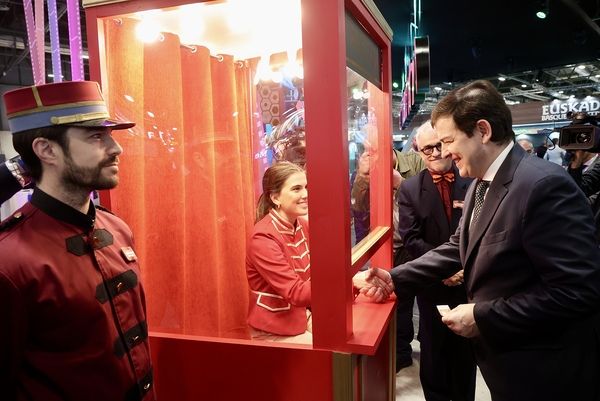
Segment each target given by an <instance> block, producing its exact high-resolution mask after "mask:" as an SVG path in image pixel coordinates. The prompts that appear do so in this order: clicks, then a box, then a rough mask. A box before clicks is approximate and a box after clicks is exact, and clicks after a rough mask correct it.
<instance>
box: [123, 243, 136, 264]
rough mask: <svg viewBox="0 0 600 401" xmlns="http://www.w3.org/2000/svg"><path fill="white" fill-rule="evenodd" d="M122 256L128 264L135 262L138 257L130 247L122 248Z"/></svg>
mask: <svg viewBox="0 0 600 401" xmlns="http://www.w3.org/2000/svg"><path fill="white" fill-rule="evenodd" d="M121 255H123V258H124V259H125V260H126V261H128V262H133V261H134V260H137V255H136V254H135V252H134V251H133V249H132V248H131V247H130V246H124V247H122V248H121Z"/></svg>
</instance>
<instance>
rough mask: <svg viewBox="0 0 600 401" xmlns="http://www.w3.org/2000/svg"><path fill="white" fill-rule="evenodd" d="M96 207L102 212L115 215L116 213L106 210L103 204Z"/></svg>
mask: <svg viewBox="0 0 600 401" xmlns="http://www.w3.org/2000/svg"><path fill="white" fill-rule="evenodd" d="M96 209H98V210H102V211H103V212H106V213H110V214H112V215H113V216H116V214H114V213H113V212H111V211H110V210H108V209H107V208H105V207H104V206H100V205H96Z"/></svg>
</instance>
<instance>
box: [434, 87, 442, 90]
mask: <svg viewBox="0 0 600 401" xmlns="http://www.w3.org/2000/svg"><path fill="white" fill-rule="evenodd" d="M433 89H435V90H436V91H441V90H442V88H440V87H439V86H436V87H435V88H433Z"/></svg>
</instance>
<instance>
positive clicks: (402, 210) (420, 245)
mask: <svg viewBox="0 0 600 401" xmlns="http://www.w3.org/2000/svg"><path fill="white" fill-rule="evenodd" d="M452 171H453V172H454V174H455V181H454V183H453V184H452V192H451V194H450V199H451V202H453V204H454V201H458V202H460V204H461V206H462V201H463V200H464V199H465V194H466V192H467V189H468V187H469V184H470V183H471V181H472V179H471V178H463V177H461V176H460V175H459V174H458V169H456V167H454V166H453V168H452ZM398 203H399V207H398V211H399V223H398V232H399V233H400V236H401V237H402V240H403V241H404V246H405V248H406V250H407V251H408V253H409V254H410V256H411V257H412V259H415V258H418V257H419V256H421V255H423V254H424V253H426V252H428V251H430V250H431V249H433V248H435V247H437V246H439V245H441V244H443V243H444V242H446V241H448V238H450V235H452V234H453V233H454V232H455V231H456V229H457V228H458V223H459V221H460V217H461V216H462V208H458V207H453V208H452V215H451V217H452V218H451V221H450V222H448V219H447V217H446V212H445V210H444V204H443V202H442V198H441V196H440V194H439V191H438V189H437V186H436V185H435V184H434V183H433V179H432V178H431V174H430V173H429V171H427V170H423V171H421V172H420V173H419V174H418V175H417V176H415V177H412V178H409V179H408V180H406V181H404V182H403V183H402V185H401V186H400V192H399V194H398ZM419 295H421V296H422V297H423V298H424V299H426V300H428V301H429V302H432V303H434V304H437V303H443V304H455V305H456V304H459V303H464V302H465V300H466V299H465V297H466V295H465V291H464V288H463V286H457V287H447V286H445V285H444V284H442V283H441V282H438V283H436V284H434V285H433V286H432V287H430V288H428V289H427V291H425V292H423V293H420V294H419Z"/></svg>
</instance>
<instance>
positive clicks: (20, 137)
mask: <svg viewBox="0 0 600 401" xmlns="http://www.w3.org/2000/svg"><path fill="white" fill-rule="evenodd" d="M67 129H69V126H67V125H57V126H53V127H43V128H34V129H30V130H27V131H21V132H17V133H16V134H12V141H13V147H14V148H15V150H16V151H17V152H18V153H19V154H20V155H21V159H23V161H24V162H25V164H27V168H28V169H29V174H30V175H31V178H33V179H34V180H35V181H39V180H40V178H41V177H42V163H41V162H40V159H39V158H38V157H37V155H36V154H35V152H34V151H33V146H32V145H33V141H34V140H35V139H36V138H46V139H48V140H51V141H54V142H56V143H58V145H59V146H60V147H61V149H62V150H63V152H64V153H65V155H67V156H68V155H69V146H68V145H69V143H68V140H67V135H66V133H67Z"/></svg>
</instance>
